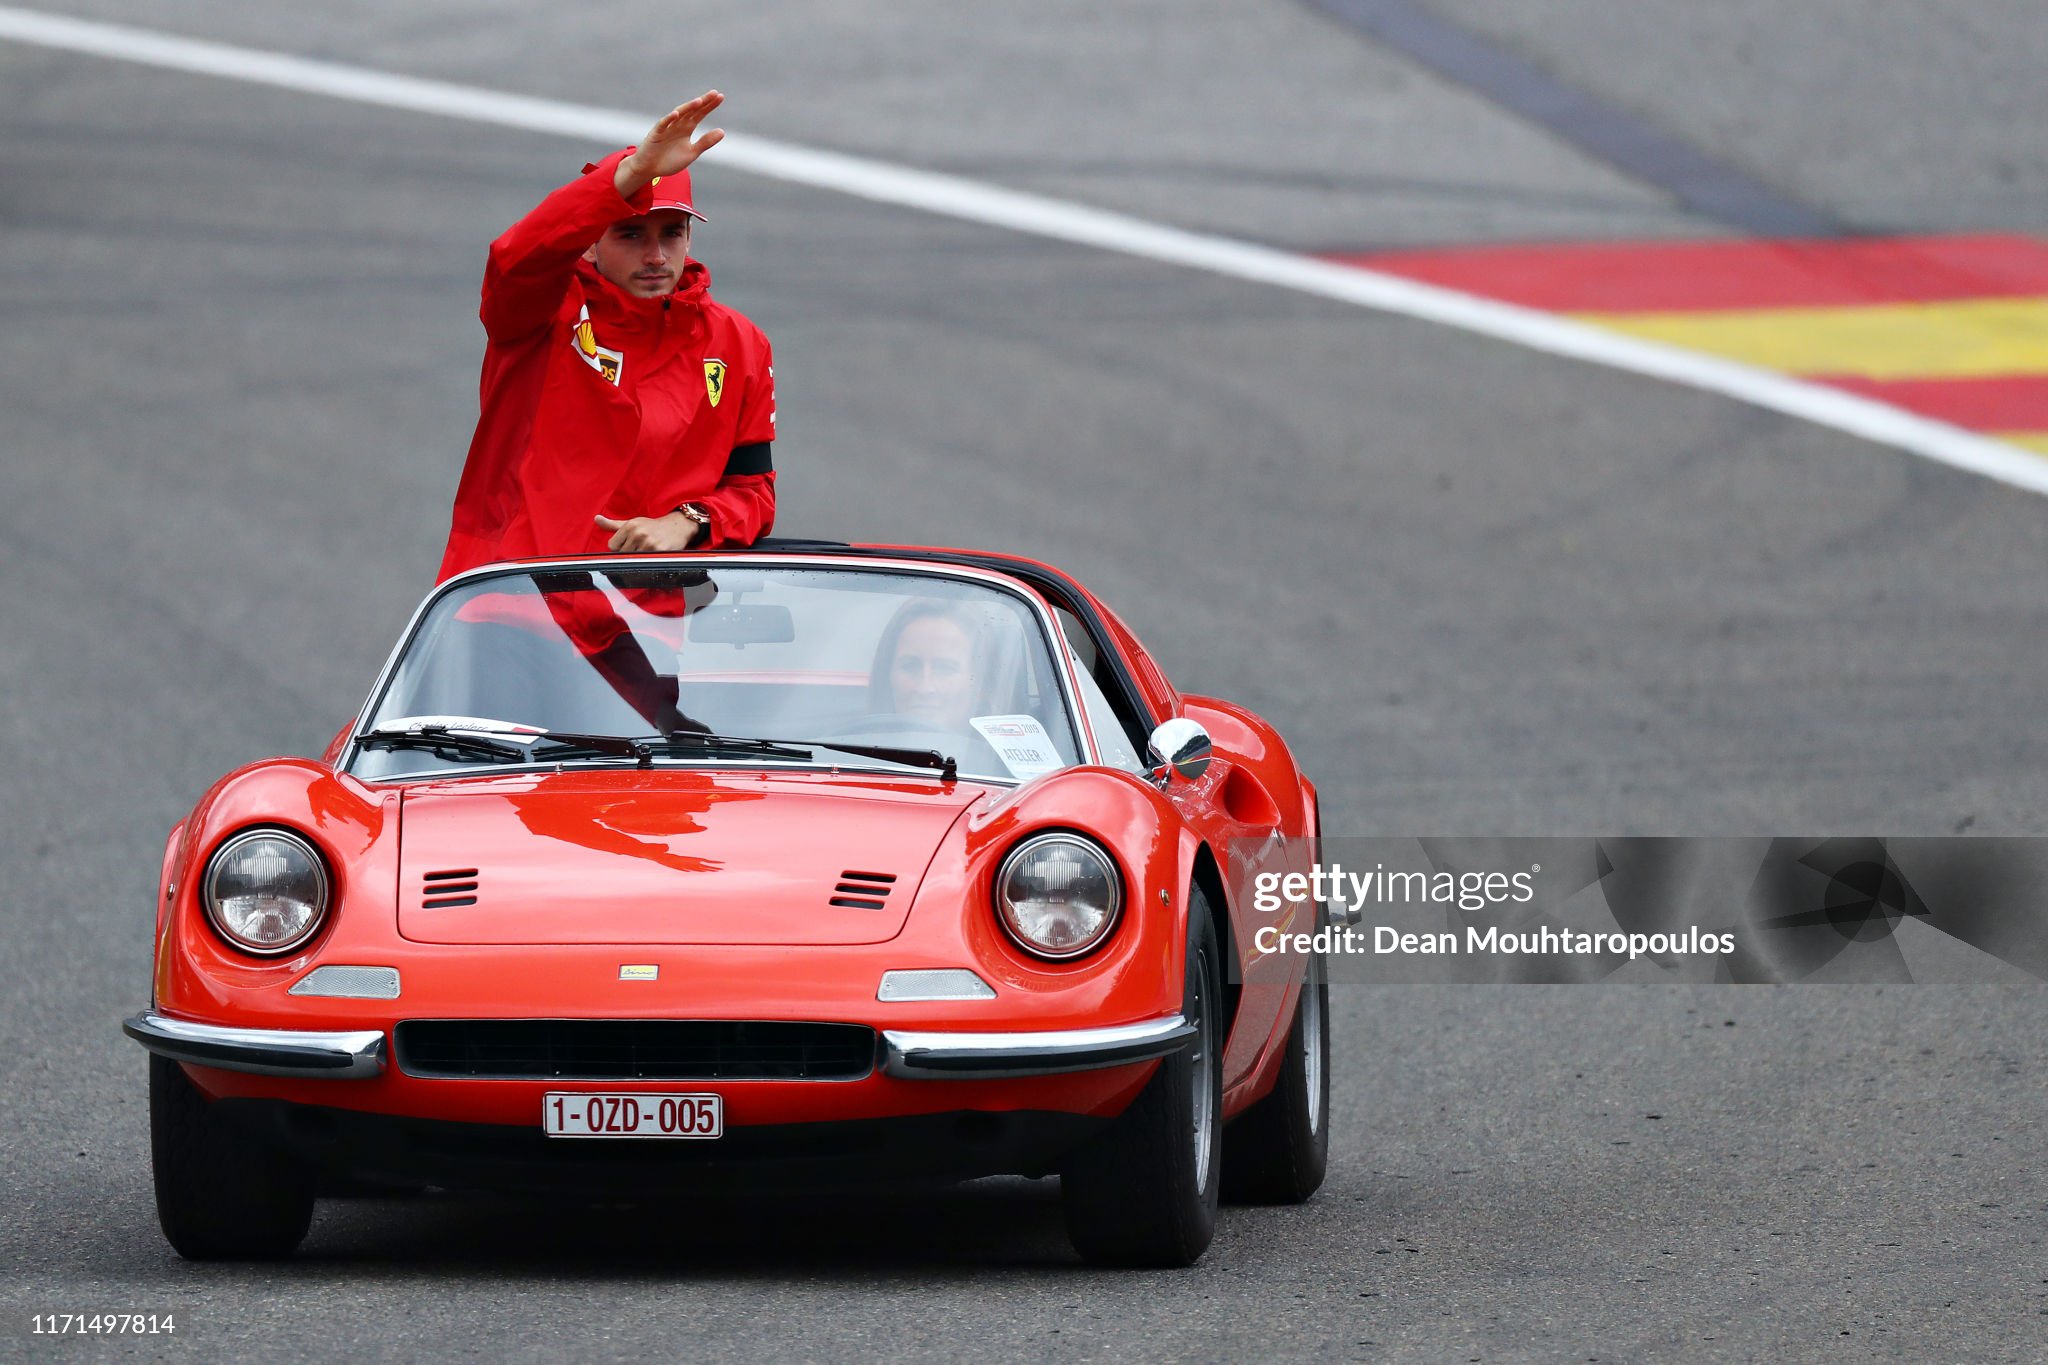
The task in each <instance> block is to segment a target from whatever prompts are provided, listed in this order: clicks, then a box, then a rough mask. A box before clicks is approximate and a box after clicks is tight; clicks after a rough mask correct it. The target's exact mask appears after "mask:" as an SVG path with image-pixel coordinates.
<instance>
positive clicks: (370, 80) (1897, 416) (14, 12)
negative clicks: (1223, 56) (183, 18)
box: [0, 6, 2048, 493]
mask: <svg viewBox="0 0 2048 1365" xmlns="http://www.w3.org/2000/svg"><path fill="white" fill-rule="evenodd" d="M0 39H12V40H14V41H16V42H20V43H28V44H33V45H35V46H38V47H46V48H57V49H61V50H63V51H68V52H82V53H86V54H89V55H91V56H95V57H107V58H111V59H113V60H116V61H126V62H137V63H140V64H142V65H144V66H154V67H160V68H163V69H166V70H171V71H189V72H194V73H196V74H199V75H206V76H219V77H221V78H223V79H226V80H235V81H246V82H249V83H251V84H255V85H268V86H274V87H277V88H278V89H282V90H294V91H299V92H302V93H305V94H314V95H327V96H330V97H332V98H334V99H342V100H350V101H353V102H355V103H358V104H370V105H376V106H379V107H381V108H385V109H403V110H407V111H409V112H413V113H421V114H437V115H441V116H443V117H446V118H456V119H465V120H467V121H469V122H472V123H488V124H494V125H496V126H499V127H504V128H521V129H526V130H528V131H531V132H536V133H550V134H556V135H559V136H563V137H572V138H578V139H583V140H587V141H591V142H601V143H611V144H615V145H623V144H625V143H629V142H631V141H632V140H633V139H634V138H636V137H638V136H639V135H640V134H641V133H643V132H645V131H646V129H647V125H648V123H649V122H650V121H651V120H652V118H653V115H652V114H651V113H634V112H632V111H631V110H626V109H605V108H600V107H597V106H593V105H585V104H569V103H565V102H563V101H559V100H544V99H528V98H526V97H524V96H520V95H507V94H502V93H499V92H497V91H493V90H482V89H478V88H476V87H473V86H465V85H452V84H449V83H447V82H444V81H430V80H421V79H418V78H416V77H412V76H395V75H390V74H388V73H385V72H381V71H372V70H369V69H367V68H364V67H354V66H345V65H342V64H341V63H338V62H323V61H313V60H310V59H307V58H304V57H292V56H288V55H286V54H284V53H279V52H263V51H259V50H256V49H253V48H243V47H232V46H229V45H227V44H224V43H209V42H200V41H197V40H195V39H191V38H179V37H175V36H173V35H170V34H165V33H156V32H152V31H150V30H147V29H139V28H129V27H125V26H121V25H116V24H101V23H93V22H89V21H86V20H82V19H68V18H64V17H61V16H59V15H54V14H44V13H41V12H39V11H35V10H24V9H12V8H8V7H5V6H0ZM714 155H715V156H716V157H717V160H718V163H719V164H720V165H721V166H726V167H730V168H732V169H734V170H739V171H748V172H752V173H753V174H755V175H760V176H766V177H768V178H770V179H775V180H784V181H789V182H791V183H793V184H799V185H808V186H811V187H813V188H816V189H826V190H834V191H837V192H839V193H842V194H848V195H853V196H855V197H857V198H861V199H869V200H873V201H875V202H877V203H882V204H894V205H899V206H901V207H904V208H913V209H921V210H923V211H924V212H927V213H933V214H937V215H940V216H942V217H946V218H956V219H961V220H964V221H966V222H971V223H985V224H988V225H990V226H993V227H999V228H1006V229H1008V230H1010V231H1013V232H1024V233H1029V234H1032V235H1034V236H1038V237H1049V238H1052V239H1055V240H1057V241H1063V242H1073V243H1076V244H1079V245H1082V246H1091V247H1098V248H1100V249H1102V250H1104V251H1115V252H1121V253H1122V254H1124V255H1126V256H1136V257H1140V258H1142V259H1145V260H1151V261H1160V262H1163V263H1165V264H1168V265H1177V266H1185V267H1187V268H1189V269H1191V270H1204V271H1208V272H1209V273H1211V274H1214V275H1222V276H1226V277H1228V278H1231V279H1239V280H1248V281H1251V282H1253V283H1255V284H1267V285H1273V286H1276V287H1278V288H1281V289H1291V290H1294V291H1296V292H1298V293H1302V294H1313V295H1315V296H1317V297H1319V298H1326V299H1335V300H1337V301H1338V302H1341V303H1350V304H1356V305H1358V306H1360V307H1363V308H1373V309H1378V310H1379V311H1381V312H1386V313H1395V314H1399V315H1401V316H1403V317H1411V318H1418V319H1421V320H1422V321H1425V322H1434V323H1438V324H1440V325H1442V326H1445V327H1454V328H1457V329H1458V330H1460V331H1465V332H1473V333H1476V334H1478V335H1480V336H1487V337H1493V338H1496V339H1498V340H1501V341H1510V342H1513V343H1515V344H1516V345H1518V346H1526V347H1528V348H1530V349H1531V350H1535V351H1542V352H1544V353H1546V354H1548V355H1557V356H1565V357H1568V358H1570V359H1573V360H1582V361H1586V362H1588V363H1589V364H1594V365H1604V366H1606V367H1607V368H1609V369H1614V370H1624V371H1627V372H1628V373H1630V374H1640V375H1648V376H1650V377H1651V378H1654V379H1662V380H1666V381H1668V382H1670V383H1673V384H1681V385H1684V386H1685V387H1687V388H1692V389H1700V390H1703V391H1705V392H1707V393H1717V394H1721V395H1723V396H1725V397H1728V398H1734V399H1737V400H1739V401H1741V402H1744V403H1749V404H1752V405H1754V406H1756V407H1759V408H1766V409H1769V410H1771V411H1773V412H1781V413H1784V414H1786V415H1787V416H1791V417H1798V418H1802V419H1804V420H1806V421H1809V422H1813V423H1815V424H1817V425H1819V426H1824V427H1831V428H1833V429H1834V430H1836V431H1843V432H1847V433H1848V434H1849V435H1851V436H1858V437H1861V438H1863V439H1864V440H1868V441H1874V442H1876V443H1878V444H1880V445H1888V446H1892V447H1895V448H1896V449H1899V450H1904V451H1910V452H1911V453H1913V454H1915V455H1921V456H1924V457H1926V458H1927V459H1930V460H1934V461H1936V462H1938V463H1940V464H1945V465H1951V466H1953V467H1955V468H1957V469H1965V470H1968V471H1970V472H1971V473H1974V474H1981V475H1983V476H1984V477H1985V478H1988V479H1996V480H1998V481H1999V482H2001V483H2007V484H2011V485H2013V486H2015V487H2018V488H2024V489H2027V490H2029V491H2030V492H2035V493H2048V460H2042V459H2041V458H2039V457H2037V456H2035V455H2032V454H2030V453H2028V452H2026V451H2023V450H2020V449H2019V448H2017V447H2015V446H2010V445H2006V444H2005V443H2003V442H2001V441H1994V440H1990V439H1988V438H1986V437H1983V436H1978V435H1976V434H1975V433H1973V432H1969V431H1965V430H1964V429H1963V428H1961V427H1957V426H1951V425H1949V424H1948V423H1946V422H1936V421H1932V420H1930V419H1928V418H1924V417H1918V416H1915V415H1914V414H1912V413H1909V412H1904V411H1901V410H1900V409H1898V408H1894V407H1891V406H1888V405H1887V404H1884V403H1878V402H1874V401H1872V400H1870V399H1867V398H1859V397H1857V396H1856V395H1854V394H1851V393H1845V392H1843V391H1841V390H1839V389H1831V388H1827V387H1825V386H1823V385H1820V384H1809V383H1807V382H1805V381H1804V380H1800V379H1794V378H1791V377H1790V376H1787V375H1782V374H1777V373H1774V372H1772V371H1769V370H1761V369H1756V368H1754V367H1752V366H1748V365H1739V364H1736V363H1734V362H1732V361H1726V360H1718V359H1715V358H1714V357H1712V356H1705V355H1701V354H1699V353H1697V352H1694V351H1686V350H1681V349H1679V348H1677V347H1674V346H1663V345H1658V344H1657V343H1655V342H1647V341H1638V340H1636V339H1634V338H1632V337H1625V336H1620V335H1618V334H1616V333H1613V332H1605V331H1601V330H1600V329H1598V328H1596V327H1589V326H1586V325H1584V324H1582V323H1577V322H1572V321H1569V320H1567V319H1563V318H1559V317H1555V316H1553V315H1551V314H1549V313H1543V312H1538V311H1536V310H1534V309H1529V308H1517V307H1515V306H1513V305H1511V304H1504V303H1496V302H1494V301H1493V300H1491V299H1483V298H1479V297H1477V296H1476V295H1472V294H1462V293H1459V292H1457V291H1456V290H1452V289H1442V288H1438V287H1436V286H1433V285H1426V284H1418V283H1416V282H1414V281H1412V280H1405V279H1401V278H1400V277H1398V276H1394V275H1383V274H1380V273H1377V272H1375V271H1370V270H1361V269H1358V268H1356V267H1353V266H1340V265H1332V264H1330V263H1328V262H1325V261H1318V260H1315V259H1313V258H1312V257H1308V256H1302V255H1299V254H1297V253H1295V252H1290V251H1278V250H1275V249H1273V248H1271V247H1264V246H1260V245H1258V244H1256V243H1253V242H1242V241H1237V240H1234V239H1232V238H1229V237H1218V236H1213V235H1210V234H1207V233H1199V232H1185V231H1182V230H1181V229H1179V228H1173V227H1167V226H1164V225H1163V224H1159V223H1151V222H1147V221H1145V220H1144V219H1142V218H1133V217H1130V216H1128V215H1126V214H1121V213H1111V212H1109V211H1108V210H1105V209H1095V208H1089V207H1087V206H1086V205H1084V204H1075V203H1070V202H1068V201H1066V200H1062V199H1053V198H1050V197H1048V196H1045V195H1039V194H1025V193H1022V192H1020V191H1017V190H1006V189H1002V188H1000V187H998V186H995V185H986V184H982V183H981V182H979V181H975V180H968V179H965V178H963V177H960V176H953V175H941V174H938V173H936V172H933V171H921V170H917V169H915V168H913V167H909V166H898V165H892V164H890V163H889V162H886V161H873V160H869V159H867V158H865V157H856V156H845V155H842V154H840V153H837V152H825V151H817V150H814V149H812V148H808V147H804V146H800V145H798V144H796V143H791V142H781V141H776V140H774V139H771V138H763V137H754V136H750V135H743V134H733V135H730V136H728V137H727V138H726V140H725V141H724V142H723V143H722V144H721V145H720V146H719V148H718V150H717V152H716V153H715V154H714Z"/></svg>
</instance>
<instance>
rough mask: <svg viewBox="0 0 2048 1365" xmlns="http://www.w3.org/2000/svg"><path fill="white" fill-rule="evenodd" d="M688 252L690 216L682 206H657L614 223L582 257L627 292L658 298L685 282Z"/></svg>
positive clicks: (643, 296)
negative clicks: (663, 207)
mask: <svg viewBox="0 0 2048 1365" xmlns="http://www.w3.org/2000/svg"><path fill="white" fill-rule="evenodd" d="M689 254H690V215H689V214H687V213H684V212H683V211H682V210H681V209H656V210H655V211H654V212H653V213H643V214H641V215H640V216H639V217H638V218H621V219H620V220H619V221H618V222H616V223H613V224H612V225H611V226H610V227H608V228H606V229H605V230H604V236H602V237H600V238H598V239H597V244H596V245H594V246H592V247H591V248H590V250H588V251H586V252H584V253H583V259H584V260H586V261H589V262H590V263H591V264H592V265H594V266H596V267H597V273H598V274H600V275H602V276H604V277H605V278H606V279H608V280H610V281H611V282H612V283H613V284H615V285H617V286H618V287H619V288H621V289H623V290H625V291H626V292H627V293H629V294H634V295H637V296H638V297H640V298H643V299H658V298H660V297H661V296H662V295H663V294H667V293H671V292H673V291H674V289H675V287H676V285H678V284H680V283H681V282H682V278H683V263H684V262H685V261H686V260H687V259H688V257H689Z"/></svg>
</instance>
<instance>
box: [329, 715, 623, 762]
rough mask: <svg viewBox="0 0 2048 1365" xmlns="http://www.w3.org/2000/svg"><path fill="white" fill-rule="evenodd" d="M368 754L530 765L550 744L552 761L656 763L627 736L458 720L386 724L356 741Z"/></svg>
mask: <svg viewBox="0 0 2048 1365" xmlns="http://www.w3.org/2000/svg"><path fill="white" fill-rule="evenodd" d="M356 739H357V740H358V741H360V742H361V744H362V745H363V747H364V748H366V749H428V750H431V751H433V752H435V753H437V754H444V755H445V754H468V755H470V756H472V757H473V756H476V755H482V756H484V757H486V758H509V759H531V758H535V757H537V755H536V753H535V751H534V746H536V745H539V744H543V743H545V744H547V745H548V746H550V747H549V748H548V750H547V752H548V753H549V754H550V755H555V754H559V753H560V752H561V751H562V750H564V749H568V750H578V749H581V750H585V751H587V752H590V753H596V754H604V755H607V756H609V757H615V758H635V759H638V760H640V766H641V767H643V768H644V767H646V766H648V764H649V763H650V762H651V761H652V758H653V754H654V748H653V746H652V745H651V744H649V743H648V742H647V741H645V740H638V739H633V738H631V737H630V736H627V735H586V734H578V733H576V732H575V731H572V730H542V729H540V728H539V727H537V726H526V725H513V724H510V723H509V722H506V721H502V720H479V719H471V718H468V717H455V718H451V719H448V720H425V719H421V720H402V721H387V722H386V723H385V724H383V725H380V726H378V727H377V728H375V729H374V730H367V731H365V732H364V733H362V734H360V735H357V736H356Z"/></svg>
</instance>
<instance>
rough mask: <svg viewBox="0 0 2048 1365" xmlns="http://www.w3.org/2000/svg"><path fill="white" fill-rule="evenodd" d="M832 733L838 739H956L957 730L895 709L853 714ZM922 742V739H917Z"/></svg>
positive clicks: (957, 735) (957, 737)
mask: <svg viewBox="0 0 2048 1365" xmlns="http://www.w3.org/2000/svg"><path fill="white" fill-rule="evenodd" d="M832 733H833V734H834V735H835V736H837V737H838V738H840V739H852V738H853V737H854V736H856V735H880V734H891V735H896V734H916V735H933V736H939V735H943V736H945V737H946V738H948V739H952V740H958V739H959V738H961V736H960V734H959V732H957V731H954V730H948V729H947V728H946V727H945V726H943V725H934V724H932V723H931V722H930V721H928V720H920V719H919V718H918V717H916V716H906V715H903V714H901V713H900V712H896V711H880V712H877V713H875V714H873V715H867V716H855V717H854V718H853V719H852V720H848V721H841V722H840V723H839V724H838V725H836V726H834V727H833V730H832ZM917 742H918V743H919V744H922V743H923V742H924V741H923V740H922V739H920V740H918V741H917Z"/></svg>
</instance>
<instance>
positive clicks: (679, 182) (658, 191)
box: [647, 171, 711, 223]
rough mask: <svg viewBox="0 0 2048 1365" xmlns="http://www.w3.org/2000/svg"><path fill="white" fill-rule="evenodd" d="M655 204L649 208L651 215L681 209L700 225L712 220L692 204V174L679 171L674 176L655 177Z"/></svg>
mask: <svg viewBox="0 0 2048 1365" xmlns="http://www.w3.org/2000/svg"><path fill="white" fill-rule="evenodd" d="M653 190H654V202H653V203H652V204H650V205H648V207H647V211H648V212H649V213H652V212H654V211H655V210H656V209H681V210H682V211H683V212H684V213H687V214H689V215H690V216H691V217H692V218H695V219H696V220H697V221H698V222H700V223H708V222H710V221H711V220H710V219H708V218H706V217H705V216H704V215H703V214H701V213H699V212H697V206H696V205H695V204H692V203H691V202H690V173H689V172H688V171H677V172H676V173H675V174H674V175H657V176H655V177H654V186H653Z"/></svg>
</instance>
